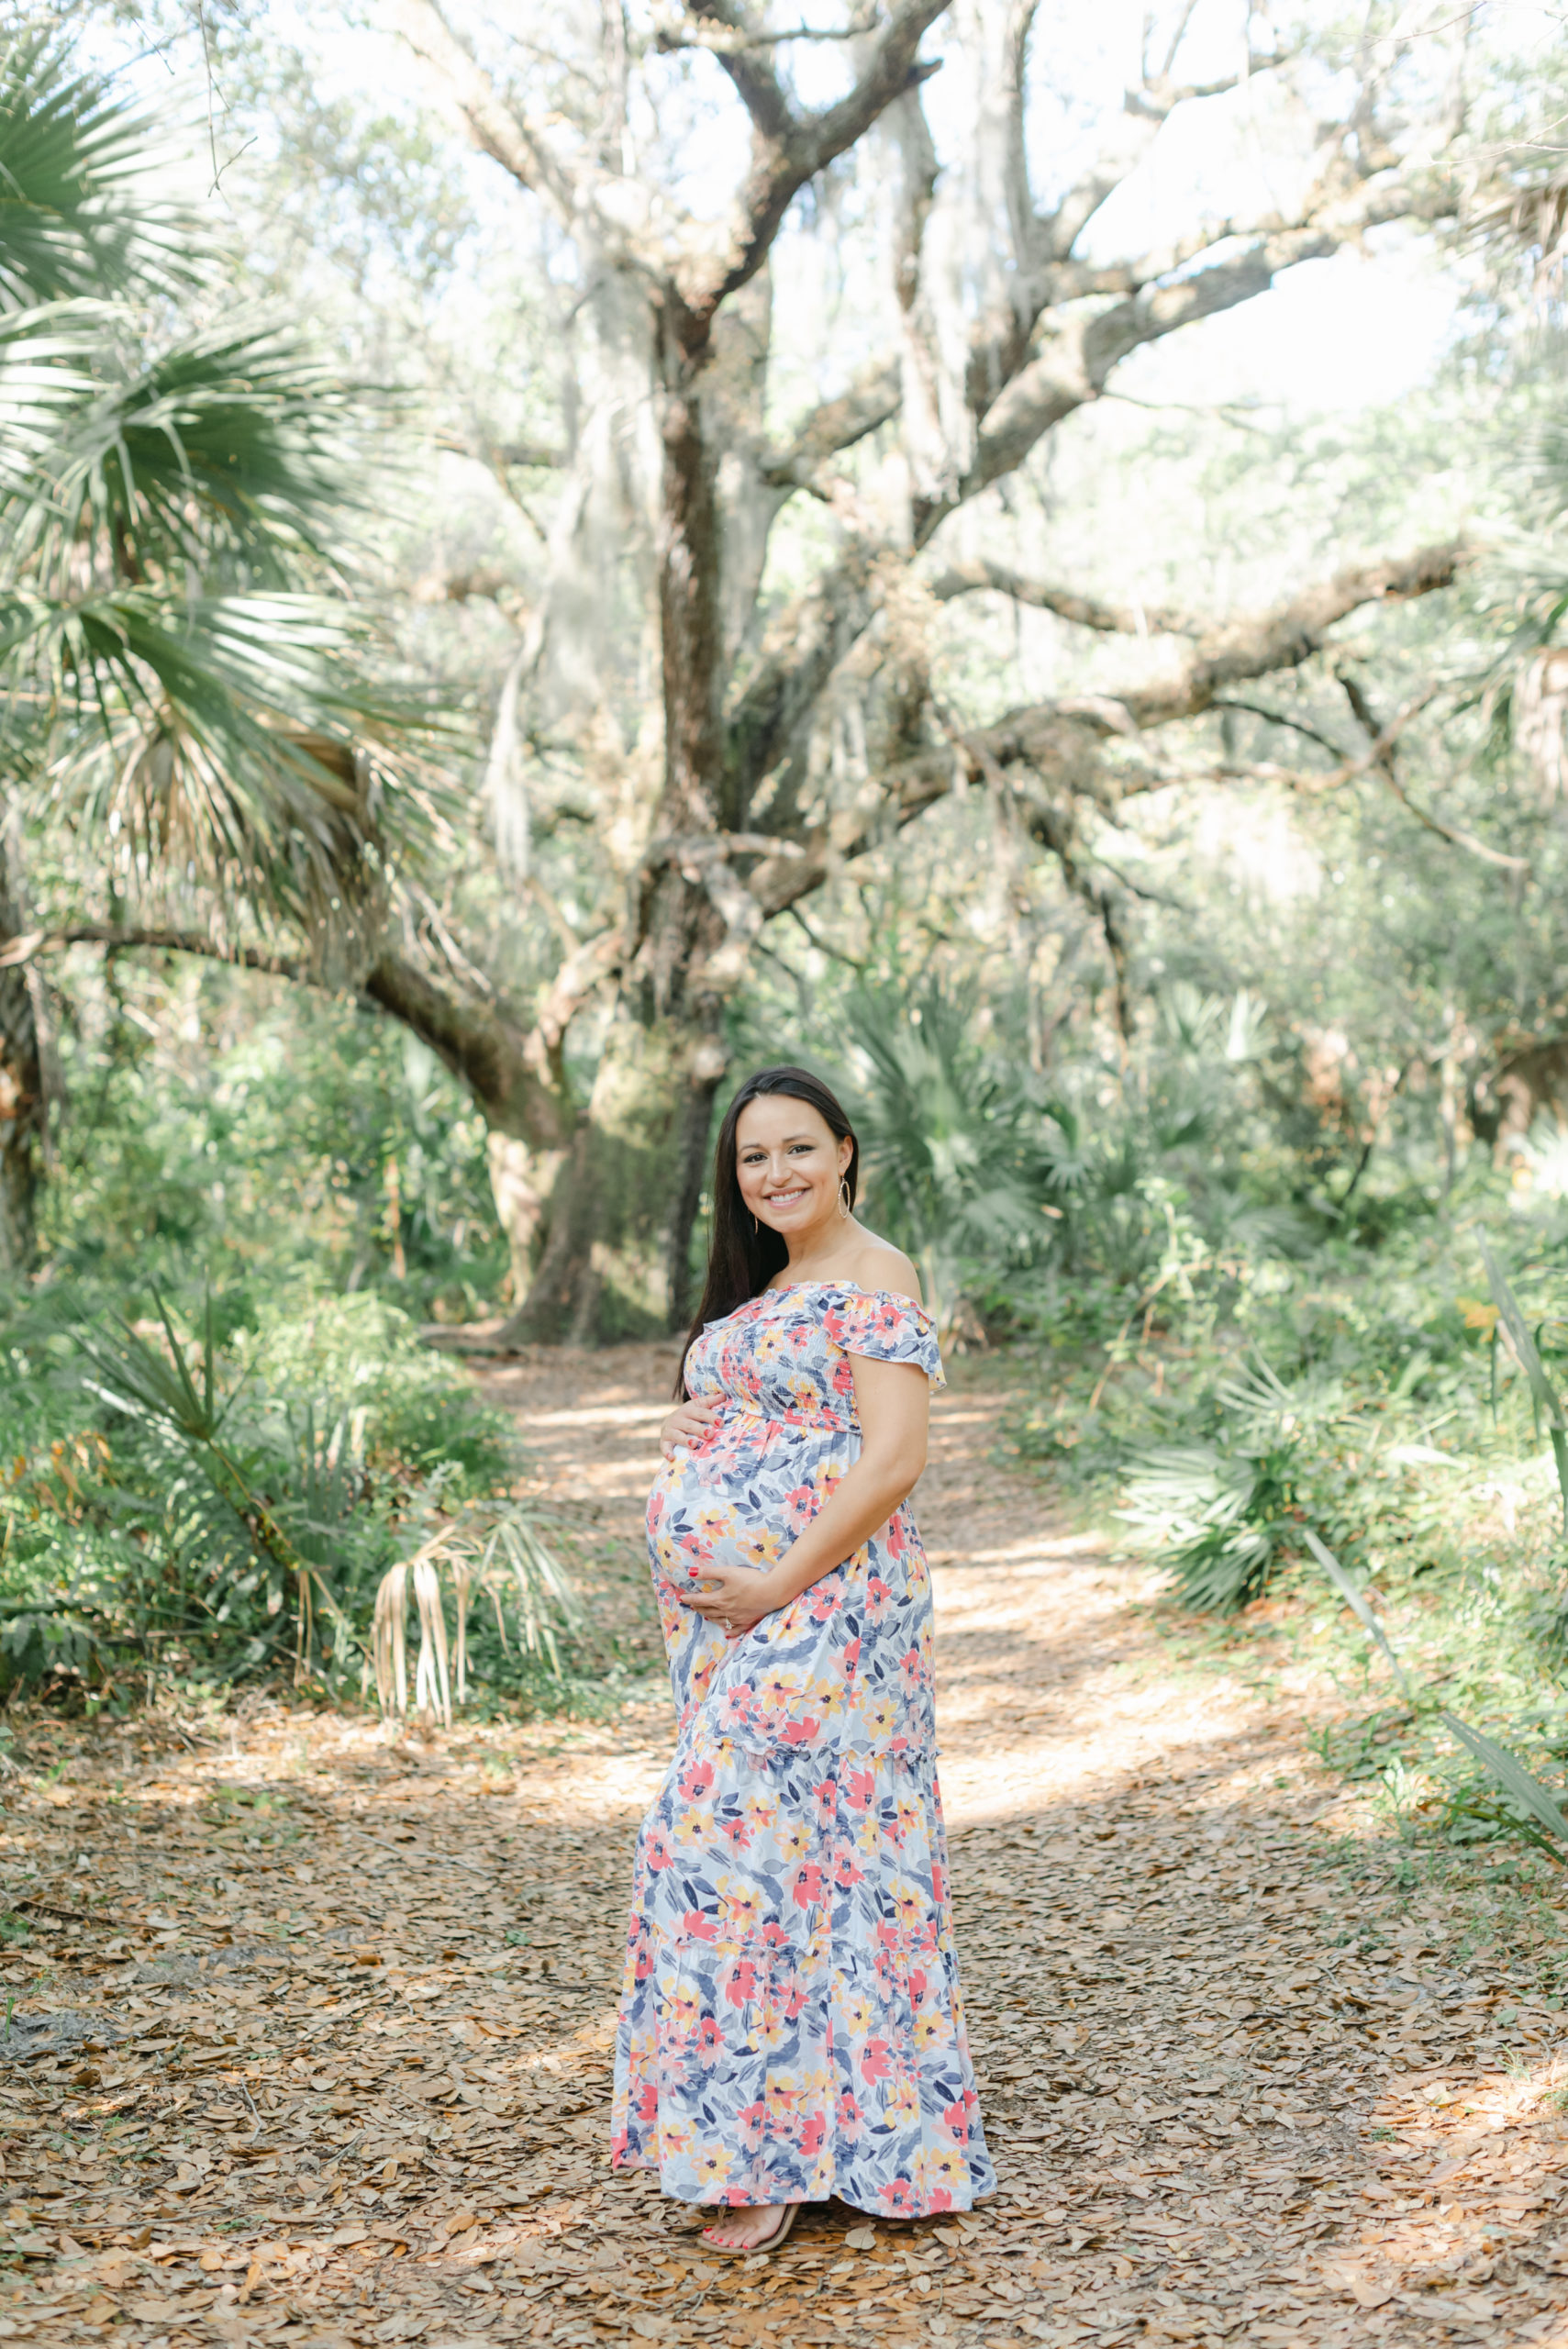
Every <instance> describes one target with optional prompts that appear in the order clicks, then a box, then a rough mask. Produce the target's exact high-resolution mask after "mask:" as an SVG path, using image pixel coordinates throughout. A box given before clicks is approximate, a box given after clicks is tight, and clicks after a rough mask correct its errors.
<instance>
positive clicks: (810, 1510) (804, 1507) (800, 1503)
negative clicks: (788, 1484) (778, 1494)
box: [784, 1485, 818, 1533]
mask: <svg viewBox="0 0 1568 2349" xmlns="http://www.w3.org/2000/svg"><path fill="white" fill-rule="evenodd" d="M817 1507H818V1503H817V1487H816V1486H815V1485H796V1486H795V1490H794V1492H792V1493H786V1494H785V1495H784V1521H785V1523H786V1524H787V1525H789V1526H791V1527H792V1528H793V1529H794V1531H795V1532H796V1533H798V1532H799V1531H800V1530H801V1527H802V1526H803V1525H809V1524H810V1522H811V1520H812V1519H813V1518H814V1517H815V1516H816V1514H817Z"/></svg>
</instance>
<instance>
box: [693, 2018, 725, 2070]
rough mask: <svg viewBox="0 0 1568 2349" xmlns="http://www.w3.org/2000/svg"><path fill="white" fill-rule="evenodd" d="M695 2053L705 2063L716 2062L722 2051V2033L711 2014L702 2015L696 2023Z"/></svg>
mask: <svg viewBox="0 0 1568 2349" xmlns="http://www.w3.org/2000/svg"><path fill="white" fill-rule="evenodd" d="M696 2039H697V2054H699V2055H700V2056H701V2058H702V2060H703V2062H704V2063H705V2064H716V2063H717V2061H718V2058H719V2056H720V2055H721V2054H723V2053H724V2033H723V2032H721V2031H720V2029H719V2027H718V2024H717V2021H716V2020H715V2018H714V2017H713V2016H712V2015H704V2017H703V2019H702V2021H701V2022H699V2023H698V2025H697V2032H696Z"/></svg>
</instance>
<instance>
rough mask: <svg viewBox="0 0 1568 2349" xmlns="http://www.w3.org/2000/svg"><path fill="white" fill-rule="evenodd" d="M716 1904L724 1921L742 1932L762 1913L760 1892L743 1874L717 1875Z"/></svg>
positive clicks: (748, 1928)
mask: <svg viewBox="0 0 1568 2349" xmlns="http://www.w3.org/2000/svg"><path fill="white" fill-rule="evenodd" d="M718 1906H719V1914H720V1915H721V1916H722V1917H723V1919H724V1921H725V1923H726V1924H727V1925H731V1926H733V1927H734V1928H735V1929H736V1930H737V1931H738V1932H742V1933H743V1932H748V1931H749V1930H750V1928H751V1926H753V1925H755V1924H756V1923H757V1921H758V1920H759V1919H760V1918H761V1916H762V1895H761V1893H760V1892H759V1891H758V1890H757V1887H756V1886H755V1885H751V1884H748V1883H747V1882H746V1880H745V1878H744V1877H743V1876H720V1877H719V1879H718Z"/></svg>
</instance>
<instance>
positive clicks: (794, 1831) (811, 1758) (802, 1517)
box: [613, 1281, 995, 2216]
mask: <svg viewBox="0 0 1568 2349" xmlns="http://www.w3.org/2000/svg"><path fill="white" fill-rule="evenodd" d="M851 1354H862V1355H867V1356H869V1357H871V1358H873V1360H876V1361H879V1362H907V1363H917V1364H919V1365H920V1367H921V1368H922V1369H923V1370H925V1371H926V1372H927V1374H928V1375H929V1378H930V1380H931V1382H932V1384H933V1386H940V1385H941V1384H942V1372H941V1363H940V1358H939V1356H938V1353H937V1343H936V1339H935V1336H934V1334H933V1332H932V1329H931V1324H930V1321H929V1319H928V1317H927V1315H926V1314H925V1313H924V1312H923V1311H922V1310H921V1309H920V1308H919V1307H918V1306H917V1305H915V1304H914V1303H913V1302H912V1301H911V1300H910V1299H909V1298H907V1297H898V1296H894V1295H891V1294H888V1293H886V1292H883V1291H872V1290H868V1289H862V1288H861V1287H859V1286H856V1285H855V1284H854V1283H852V1282H843V1281H835V1282H805V1283H801V1284H799V1285H797V1286H795V1287H792V1288H784V1289H768V1290H764V1291H763V1292H762V1295H761V1296H760V1297H752V1298H751V1299H750V1301H749V1302H748V1303H746V1304H745V1305H742V1306H741V1307H740V1308H739V1309H738V1310H737V1311H736V1312H734V1313H732V1314H730V1315H729V1316H728V1319H725V1320H722V1321H715V1322H710V1323H709V1324H708V1325H707V1327H706V1329H705V1330H703V1331H702V1333H701V1335H700V1336H699V1337H698V1338H697V1340H696V1341H695V1344H694V1345H693V1347H692V1350H691V1353H690V1355H689V1356H688V1358H687V1363H686V1385H687V1389H688V1391H689V1393H690V1394H691V1396H692V1397H693V1399H694V1400H695V1401H697V1402H704V1403H714V1404H717V1407H718V1413H719V1416H718V1417H717V1419H716V1420H715V1422H714V1424H713V1426H712V1428H711V1429H710V1430H709V1431H708V1432H707V1434H706V1435H705V1436H704V1437H703V1439H702V1441H701V1442H698V1443H695V1444H694V1445H692V1446H691V1447H690V1448H689V1449H682V1450H678V1451H677V1453H676V1454H675V1457H674V1459H673V1461H671V1462H669V1463H668V1464H666V1465H665V1466H664V1467H663V1468H662V1470H661V1473H660V1475H659V1476H658V1478H657V1479H656V1481H655V1483H654V1486H653V1490H652V1493H651V1496H650V1497H649V1503H648V1540H649V1549H650V1553H651V1561H652V1568H653V1576H654V1583H655V1586H656V1589H657V1593H658V1598H659V1606H660V1613H661V1619H662V1624H663V1631H664V1642H665V1646H666V1648H667V1650H668V1652H669V1658H670V1674H671V1678H672V1680H673V1685H674V1694H675V1705H676V1709H677V1713H678V1716H679V1720H678V1742H677V1744H676V1748H675V1756H674V1760H673V1764H672V1765H671V1769H670V1775H669V1776H668V1778H667V1779H666V1781H665V1783H664V1787H663V1788H662V1792H661V1793H660V1795H659V1798H658V1799H657V1801H656V1802H655V1803H654V1805H653V1808H652V1809H651V1811H650V1812H649V1814H648V1818H647V1820H645V1822H644V1824H643V1829H642V1833H641V1836H640V1838H639V1842H638V1847H637V1860H636V1871H635V1876H634V1881H633V1888H632V1903H631V1920H630V1926H629V1931H628V1949H627V1963H626V1976H625V1983H624V1987H623V1991H622V1996H621V2007H620V2023H619V2031H618V2034H617V2043H616V2077H615V2109H614V2119H613V2128H614V2159H615V2163H616V2165H617V2167H618V2168H639V2169H657V2171H658V2172H659V2176H660V2183H661V2185H662V2188H663V2189H664V2191H665V2192H666V2193H667V2194H670V2195H673V2196H674V2197H675V2198H677V2199H679V2200H681V2201H684V2202H706V2203H715V2202H719V2203H763V2202H793V2201H807V2202H816V2201H822V2200H825V2199H827V2197H828V2195H831V2194H836V2195H838V2196H840V2198H841V2199H843V2200H844V2201H846V2202H850V2203H853V2204H854V2205H855V2206H856V2207H857V2208H859V2209H861V2210H872V2211H880V2212H884V2213H887V2214H890V2215H908V2216H917V2215H922V2214H924V2213H926V2212H929V2211H936V2210H968V2209H969V2208H970V2206H971V2204H972V2203H973V2202H974V2201H975V2200H977V2199H979V2198H980V2197H981V2196H982V2195H984V2194H988V2193H989V2192H991V2191H992V2189H993V2188H994V2187H995V2176H994V2174H993V2171H992V2167H991V2162H990V2158H989V2155H988V2154H987V2153H986V2150H985V2140H984V2133H983V2131H982V2128H981V2121H980V2107H979V2100H978V2099H977V2097H976V2095H975V2091H974V2077H973V2072H972V2070H971V2068H970V2061H969V2050H968V2046H967V2043H966V2042H965V2038H964V2029H963V2013H962V2002H961V1998H960V1992H959V1980H958V1960H957V1957H956V1955H955V1954H954V1951H953V1945H952V1929H951V1919H950V1915H949V1909H948V1897H947V1854H946V1847H945V1842H944V1837H943V1831H942V1816H941V1800H940V1795H939V1792H938V1788H937V1774H936V1724H935V1715H934V1709H933V1700H932V1674H931V1581H930V1572H929V1567H928V1565H927V1564H926V1558H925V1553H924V1552H923V1551H922V1549H921V1547H920V1539H919V1535H918V1534H917V1531H916V1530H915V1525H914V1521H913V1520H912V1518H911V1517H910V1515H909V1512H908V1509H907V1508H906V1507H905V1508H898V1509H896V1510H895V1512H894V1514H893V1516H892V1517H891V1518H890V1519H889V1520H888V1522H887V1523H886V1524H885V1525H884V1526H883V1527H882V1528H881V1529H880V1531H878V1532H877V1533H876V1534H875V1535H874V1536H873V1538H872V1539H871V1540H870V1541H868V1542H865V1543H864V1544H863V1545H862V1547H861V1548H860V1549H859V1550H857V1551H856V1552H855V1553H854V1554H853V1555H852V1556H851V1558H849V1559H848V1560H847V1561H846V1562H845V1564H843V1565H841V1566H839V1567H837V1568H835V1569H834V1571H833V1572H832V1573H831V1574H828V1575H824V1576H823V1577H822V1579H821V1580H820V1581H819V1582H816V1583H814V1584H813V1585H812V1586H811V1587H810V1589H808V1590H806V1591H804V1592H803V1593H802V1594H801V1596H800V1597H799V1598H796V1599H795V1600H794V1601H793V1603H792V1604H791V1605H790V1606H788V1607H787V1608H784V1609H780V1610H779V1611H778V1612H777V1613H775V1614H773V1615H768V1616H765V1617H764V1618H763V1619H762V1621H761V1622H760V1623H759V1624H757V1625H756V1627H755V1628H754V1629H753V1630H752V1631H750V1632H749V1633H747V1634H746V1635H745V1636H744V1637H742V1638H740V1639H738V1640H730V1639H728V1638H727V1637H726V1636H725V1635H724V1633H723V1632H721V1631H718V1630H717V1629H716V1628H715V1627H714V1626H712V1625H710V1624H708V1623H706V1622H705V1621H704V1620H703V1618H702V1617H701V1616H700V1615H697V1614H695V1613H694V1612H693V1611H692V1609H690V1608H687V1607H684V1606H683V1605H682V1604H681V1603H680V1598H679V1596H678V1594H679V1592H680V1591H681V1590H682V1589H683V1588H684V1587H686V1586H689V1585H690V1584H691V1583H692V1582H694V1581H696V1580H699V1579H700V1578H701V1577H702V1575H704V1573H705V1571H706V1569H707V1567H708V1566H709V1565H710V1564H716V1563H718V1562H721V1561H722V1562H725V1563H727V1564H743V1565H748V1566H752V1567H755V1568H756V1569H758V1570H759V1571H764V1570H765V1569H767V1568H768V1567H770V1566H772V1565H773V1564H774V1563H775V1562H776V1561H777V1560H778V1559H780V1558H781V1557H782V1556H783V1555H784V1553H785V1552H786V1551H787V1550H788V1548H789V1546H790V1544H791V1542H792V1541H793V1540H794V1538H795V1535H796V1534H797V1533H798V1532H799V1531H800V1530H801V1529H802V1527H804V1526H805V1525H806V1524H807V1523H809V1521H810V1520H811V1519H812V1518H813V1517H814V1516H815V1515H816V1513H817V1510H818V1509H819V1508H821V1506H822V1504H823V1502H824V1501H825V1500H827V1498H828V1496H829V1495H830V1494H831V1493H832V1491H833V1489H834V1487H835V1486H837V1485H838V1483H839V1481H840V1478H841V1477H842V1476H843V1475H844V1474H845V1472H846V1470H847V1469H848V1468H850V1467H851V1464H853V1462H854V1461H855V1460H856V1459H857V1458H858V1456H859V1453H860V1449H861V1432H860V1424H859V1421H858V1419H857V1418H856V1415H855V1392H854V1374H853V1371H852V1368H851V1362H850V1356H851Z"/></svg>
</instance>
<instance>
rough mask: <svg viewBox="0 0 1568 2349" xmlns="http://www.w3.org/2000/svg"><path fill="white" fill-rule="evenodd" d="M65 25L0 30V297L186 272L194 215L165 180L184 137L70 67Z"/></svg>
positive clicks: (104, 287)
mask: <svg viewBox="0 0 1568 2349" xmlns="http://www.w3.org/2000/svg"><path fill="white" fill-rule="evenodd" d="M185 144H186V141H185V139H184V137H183V130H182V128H171V110H170V108H169V106H168V103H167V100H165V101H164V103H163V104H162V105H161V106H145V105H143V104H142V103H140V102H139V100H137V99H135V98H134V97H128V96H126V95H121V94H120V93H118V92H117V91H116V89H115V88H114V85H113V83H111V82H110V81H109V80H108V79H107V78H106V77H105V76H103V75H101V74H97V73H92V72H88V73H78V72H73V70H72V41H71V39H70V37H69V36H56V35H55V34H54V33H52V32H51V31H50V30H48V29H35V30H31V31H27V32H23V33H20V34H13V35H12V36H10V37H9V38H7V39H0V306H5V307H6V308H12V309H26V308H32V307H34V306H37V305H38V304H39V303H43V302H55V301H61V300H70V299H72V298H73V297H75V296H78V295H103V294H112V293H121V292H126V293H129V292H135V293H139V294H141V295H154V294H164V295H167V294H170V293H173V292H176V291H178V290H179V289H180V288H181V287H183V286H186V285H189V284H192V283H194V282H195V276H196V274H197V267H198V260H199V256H200V255H201V252H202V249H203V247H204V246H205V245H206V243H207V241H208V240H207V239H206V237H205V236H204V234H203V228H202V220H201V216H200V215H199V214H198V213H197V212H196V211H195V208H194V207H193V206H191V205H189V204H187V203H185V202H183V201H182V200H181V199H180V198H179V197H178V196H176V195H174V194H173V193H172V189H171V187H170V184H169V173H170V168H171V165H172V161H173V160H174V157H175V155H176V154H177V152H179V151H180V150H182V149H183V147H184V145H185Z"/></svg>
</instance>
